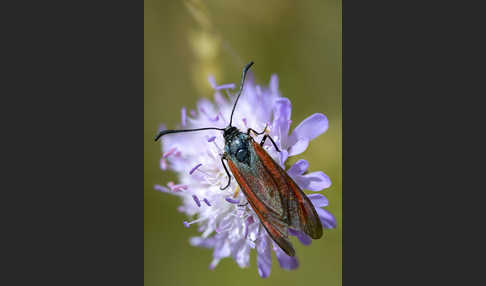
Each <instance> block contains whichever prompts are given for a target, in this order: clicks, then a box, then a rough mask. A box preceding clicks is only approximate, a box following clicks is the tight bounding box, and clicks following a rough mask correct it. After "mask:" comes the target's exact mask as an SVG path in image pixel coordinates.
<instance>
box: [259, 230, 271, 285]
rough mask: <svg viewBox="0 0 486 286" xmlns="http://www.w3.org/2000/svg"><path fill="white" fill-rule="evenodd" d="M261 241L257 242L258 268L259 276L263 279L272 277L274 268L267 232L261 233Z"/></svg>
mask: <svg viewBox="0 0 486 286" xmlns="http://www.w3.org/2000/svg"><path fill="white" fill-rule="evenodd" d="M261 233H262V235H260V239H259V240H258V241H257V246H256V250H257V266H258V274H259V275H260V277H262V278H266V277H268V276H269V275H270V270H271V268H272V253H271V250H270V241H269V239H268V237H267V234H266V233H265V232H261Z"/></svg>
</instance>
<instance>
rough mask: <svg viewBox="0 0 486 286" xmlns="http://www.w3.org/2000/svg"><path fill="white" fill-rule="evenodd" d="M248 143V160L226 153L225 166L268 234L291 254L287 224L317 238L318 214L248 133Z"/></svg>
mask: <svg viewBox="0 0 486 286" xmlns="http://www.w3.org/2000/svg"><path fill="white" fill-rule="evenodd" d="M245 138H246V137H245ZM240 139H243V138H240ZM247 147H248V150H249V161H248V162H240V161H238V160H237V158H235V157H234V156H232V155H231V154H228V156H229V158H227V159H228V166H229V167H230V170H231V172H232V173H233V176H234V177H235V179H236V181H237V182H238V184H239V185H240V187H241V189H242V191H243V193H244V194H245V196H246V198H247V200H248V202H249V204H250V205H251V206H252V208H253V210H254V211H255V213H256V214H257V216H258V217H259V219H260V221H261V223H262V224H263V226H264V227H265V229H266V230H267V232H268V234H269V235H270V237H272V239H273V240H274V241H275V242H276V243H277V244H278V245H279V246H280V247H281V248H282V249H283V250H284V251H285V252H286V253H287V254H288V255H290V256H294V255H295V250H294V249H293V247H292V244H291V243H290V241H289V240H288V227H289V226H291V227H292V228H295V229H297V230H301V231H303V232H305V233H306V234H308V235H309V236H310V237H312V238H314V239H317V238H320V237H321V236H322V225H321V222H320V220H319V217H318V216H317V213H316V211H315V209H314V207H313V205H312V203H311V202H310V200H309V199H308V198H307V196H306V195H305V194H304V193H303V192H302V191H301V190H300V188H299V187H298V186H297V184H296V183H295V182H294V181H293V180H292V179H291V178H290V177H289V176H288V175H287V173H286V172H285V171H284V170H283V169H282V168H281V167H280V166H279V165H278V164H277V163H276V162H275V161H274V160H273V159H272V158H271V157H270V155H268V153H267V152H266V151H265V150H264V149H263V148H262V147H261V146H260V145H259V144H258V143H256V142H255V141H254V140H253V139H252V138H251V137H248V139H247Z"/></svg>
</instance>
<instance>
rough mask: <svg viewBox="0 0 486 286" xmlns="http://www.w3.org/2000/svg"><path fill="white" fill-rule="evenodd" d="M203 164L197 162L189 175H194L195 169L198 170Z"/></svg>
mask: <svg viewBox="0 0 486 286" xmlns="http://www.w3.org/2000/svg"><path fill="white" fill-rule="evenodd" d="M201 166H202V163H199V164H197V165H196V166H195V167H194V168H192V169H191V170H190V171H189V175H192V174H193V173H194V171H196V170H197V169H198V168H199V167H201Z"/></svg>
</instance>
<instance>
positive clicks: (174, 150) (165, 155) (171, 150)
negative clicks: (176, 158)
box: [162, 147, 177, 159]
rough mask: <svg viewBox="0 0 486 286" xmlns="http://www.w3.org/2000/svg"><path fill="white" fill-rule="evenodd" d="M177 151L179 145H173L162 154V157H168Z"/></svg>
mask: <svg viewBox="0 0 486 286" xmlns="http://www.w3.org/2000/svg"><path fill="white" fill-rule="evenodd" d="M176 151H177V147H173V148H171V149H170V150H169V151H167V152H165V153H164V154H163V155H162V158H164V159H165V158H167V157H169V156H170V155H172V154H174V153H175V152H176Z"/></svg>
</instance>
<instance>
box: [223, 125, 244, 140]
mask: <svg viewBox="0 0 486 286" xmlns="http://www.w3.org/2000/svg"><path fill="white" fill-rule="evenodd" d="M239 133H240V130H238V128H236V127H234V126H228V127H226V128H225V129H224V133H223V137H224V140H225V141H231V139H232V138H233V137H235V136H236V135H238V134H239Z"/></svg>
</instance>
